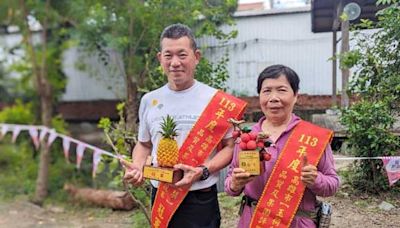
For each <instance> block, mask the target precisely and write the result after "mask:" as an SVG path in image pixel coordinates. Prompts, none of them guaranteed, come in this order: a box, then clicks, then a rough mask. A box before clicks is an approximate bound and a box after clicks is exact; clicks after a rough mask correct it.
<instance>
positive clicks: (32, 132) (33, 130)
mask: <svg viewBox="0 0 400 228" xmlns="http://www.w3.org/2000/svg"><path fill="white" fill-rule="evenodd" d="M29 135H30V136H31V139H32V142H33V145H35V148H36V150H37V149H39V146H40V142H39V133H38V129H37V128H36V127H30V128H29Z"/></svg>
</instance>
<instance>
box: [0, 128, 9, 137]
mask: <svg viewBox="0 0 400 228" xmlns="http://www.w3.org/2000/svg"><path fill="white" fill-rule="evenodd" d="M7 131H8V126H7V125H2V126H1V134H0V140H2V139H3V137H4V136H5V135H6V134H7Z"/></svg>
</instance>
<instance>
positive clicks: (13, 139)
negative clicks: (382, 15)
mask: <svg viewBox="0 0 400 228" xmlns="http://www.w3.org/2000/svg"><path fill="white" fill-rule="evenodd" d="M20 132H21V128H20V127H19V126H15V127H14V129H13V134H12V139H11V141H12V142H13V143H15V141H17V137H18V135H19V133H20Z"/></svg>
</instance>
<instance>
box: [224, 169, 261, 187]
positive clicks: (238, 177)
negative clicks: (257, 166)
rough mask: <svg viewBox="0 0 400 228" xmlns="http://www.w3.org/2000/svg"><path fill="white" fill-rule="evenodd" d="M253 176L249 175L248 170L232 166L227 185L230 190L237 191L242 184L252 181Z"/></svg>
mask: <svg viewBox="0 0 400 228" xmlns="http://www.w3.org/2000/svg"><path fill="white" fill-rule="evenodd" d="M254 178H255V176H251V175H250V173H249V172H246V171H245V170H244V169H241V168H234V169H233V170H232V181H231V185H230V186H229V187H230V188H231V190H232V191H234V192H238V191H240V190H242V189H243V188H244V186H245V185H246V184H247V183H249V182H250V181H252V180H253V179H254Z"/></svg>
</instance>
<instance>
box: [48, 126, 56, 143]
mask: <svg viewBox="0 0 400 228" xmlns="http://www.w3.org/2000/svg"><path fill="white" fill-rule="evenodd" d="M57 136H58V134H57V132H56V131H55V130H54V129H53V130H51V131H50V134H49V137H48V139H47V147H50V146H51V144H52V143H53V142H54V140H55V139H56V138H57Z"/></svg>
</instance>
